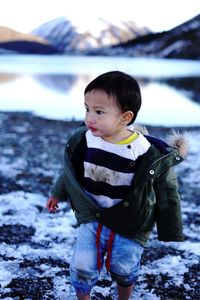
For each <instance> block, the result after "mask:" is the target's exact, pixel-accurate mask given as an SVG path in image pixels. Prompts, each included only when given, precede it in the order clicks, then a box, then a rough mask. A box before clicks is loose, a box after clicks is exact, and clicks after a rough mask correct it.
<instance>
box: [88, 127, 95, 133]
mask: <svg viewBox="0 0 200 300" xmlns="http://www.w3.org/2000/svg"><path fill="white" fill-rule="evenodd" d="M89 129H90V130H91V131H92V132H96V131H97V129H96V128H94V127H89Z"/></svg>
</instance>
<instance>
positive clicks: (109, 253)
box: [96, 223, 115, 273]
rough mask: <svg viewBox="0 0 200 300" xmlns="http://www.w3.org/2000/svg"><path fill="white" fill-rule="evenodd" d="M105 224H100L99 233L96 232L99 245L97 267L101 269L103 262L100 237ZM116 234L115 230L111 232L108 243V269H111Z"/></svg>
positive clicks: (97, 244)
mask: <svg viewBox="0 0 200 300" xmlns="http://www.w3.org/2000/svg"><path fill="white" fill-rule="evenodd" d="M102 228H103V225H102V224H100V223H99V224H98V228H97V233H96V246H97V268H98V270H99V273H100V270H101V266H102V262H101V252H100V238H101V231H102ZM114 237H115V234H114V232H112V231H111V232H110V236H109V240H108V245H107V258H106V269H107V271H109V270H110V261H111V254H112V244H113V241H114Z"/></svg>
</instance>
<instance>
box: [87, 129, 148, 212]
mask: <svg viewBox="0 0 200 300" xmlns="http://www.w3.org/2000/svg"><path fill="white" fill-rule="evenodd" d="M86 142H87V148H86V152H85V157H84V178H83V182H82V186H83V188H84V190H85V191H86V192H87V193H88V194H89V195H90V196H91V197H92V198H93V199H94V201H96V202H97V203H98V204H99V205H100V206H101V207H110V206H113V205H115V204H116V203H118V202H119V201H121V200H122V199H123V198H124V197H125V196H126V195H127V194H128V193H129V192H130V191H131V184H132V182H133V178H134V174H135V172H136V170H137V166H138V163H139V160H140V158H141V156H142V155H143V154H144V153H146V152H147V150H148V149H149V147H150V143H149V142H148V141H147V139H146V138H145V137H144V136H143V135H142V134H141V133H138V137H137V138H136V139H135V140H134V141H133V142H131V143H129V144H112V143H109V142H107V141H105V140H103V139H102V138H101V137H95V136H93V134H92V133H91V131H90V130H88V131H87V132H86Z"/></svg>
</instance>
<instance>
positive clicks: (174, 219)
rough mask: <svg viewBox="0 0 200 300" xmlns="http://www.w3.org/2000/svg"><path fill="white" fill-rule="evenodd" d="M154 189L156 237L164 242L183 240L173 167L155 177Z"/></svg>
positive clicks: (178, 197)
mask: <svg viewBox="0 0 200 300" xmlns="http://www.w3.org/2000/svg"><path fill="white" fill-rule="evenodd" d="M154 189H155V193H156V209H155V217H156V225H157V231H158V239H159V240H161V241H165V242H170V241H176V242H181V241H183V240H184V236H183V225H182V216H181V205H180V196H179V193H178V190H177V189H178V183H177V178H176V175H175V173H174V170H173V168H170V169H168V170H167V171H165V172H164V173H163V174H161V175H160V176H159V177H158V178H157V179H156V181H155V186H154Z"/></svg>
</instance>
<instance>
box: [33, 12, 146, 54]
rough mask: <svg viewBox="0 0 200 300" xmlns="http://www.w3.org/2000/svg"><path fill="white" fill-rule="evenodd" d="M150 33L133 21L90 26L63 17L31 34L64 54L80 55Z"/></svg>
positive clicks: (101, 23)
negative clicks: (77, 53)
mask: <svg viewBox="0 0 200 300" xmlns="http://www.w3.org/2000/svg"><path fill="white" fill-rule="evenodd" d="M148 33H150V30H148V29H147V28H145V27H138V26H137V25H136V24H135V23H134V22H133V21H123V22H115V23H111V22H109V21H106V20H103V19H97V20H95V23H94V22H91V24H90V26H87V27H85V26H84V25H83V24H79V23H78V22H77V23H76V22H73V20H68V19H67V18H66V17H61V18H58V19H55V20H52V21H50V22H47V23H45V24H43V25H41V26H39V27H38V28H36V29H34V30H33V32H32V34H34V35H37V36H39V37H42V38H44V39H45V40H47V41H48V42H49V44H51V45H52V46H53V47H55V48H57V49H58V50H59V51H61V52H73V53H74V52H81V51H88V50H91V49H100V48H102V47H105V46H111V45H115V44H119V43H124V42H127V41H128V40H131V39H134V38H137V37H140V36H143V35H146V34H148Z"/></svg>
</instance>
